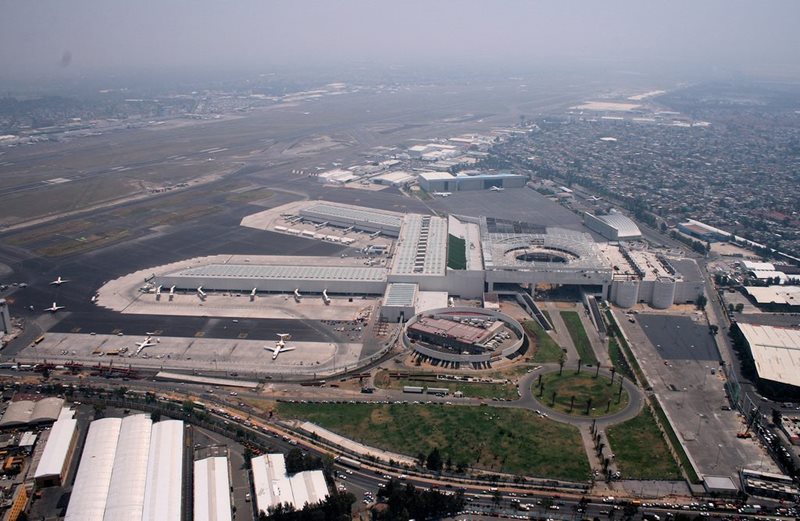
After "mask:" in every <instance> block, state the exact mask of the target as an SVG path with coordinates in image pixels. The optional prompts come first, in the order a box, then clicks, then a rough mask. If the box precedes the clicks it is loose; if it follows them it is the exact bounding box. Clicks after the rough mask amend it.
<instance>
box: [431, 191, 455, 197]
mask: <svg viewBox="0 0 800 521" xmlns="http://www.w3.org/2000/svg"><path fill="white" fill-rule="evenodd" d="M433 195H435V196H437V197H450V196H451V195H453V193H452V192H433Z"/></svg>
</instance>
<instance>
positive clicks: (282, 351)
mask: <svg viewBox="0 0 800 521" xmlns="http://www.w3.org/2000/svg"><path fill="white" fill-rule="evenodd" d="M294 350H295V348H294V347H284V348H283V349H281V353H285V352H286V351H294Z"/></svg>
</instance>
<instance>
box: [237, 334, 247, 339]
mask: <svg viewBox="0 0 800 521" xmlns="http://www.w3.org/2000/svg"><path fill="white" fill-rule="evenodd" d="M239 338H247V333H239Z"/></svg>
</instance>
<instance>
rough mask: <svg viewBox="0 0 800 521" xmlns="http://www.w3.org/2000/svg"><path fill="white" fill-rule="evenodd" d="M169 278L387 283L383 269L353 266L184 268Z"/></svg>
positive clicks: (231, 265)
mask: <svg viewBox="0 0 800 521" xmlns="http://www.w3.org/2000/svg"><path fill="white" fill-rule="evenodd" d="M169 276H171V277H224V278H237V279H242V278H251V279H280V280H344V281H354V282H355V281H365V280H366V281H382V280H386V270H385V269H384V268H366V267H364V268H361V267H356V266H264V265H260V266H259V265H249V264H207V265H205V266H197V267H194V268H187V269H185V270H180V271H178V272H175V273H171V274H170V275H169Z"/></svg>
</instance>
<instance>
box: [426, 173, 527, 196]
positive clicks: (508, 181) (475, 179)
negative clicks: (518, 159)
mask: <svg viewBox="0 0 800 521" xmlns="http://www.w3.org/2000/svg"><path fill="white" fill-rule="evenodd" d="M418 182H419V187H420V188H422V189H423V190H425V191H426V192H462V191H468V190H489V189H491V188H522V187H524V186H525V183H527V182H528V178H527V177H526V176H524V175H520V174H509V173H499V174H476V175H467V174H464V173H460V174H458V175H453V174H450V173H448V172H422V173H421V174H420V175H419V178H418Z"/></svg>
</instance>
